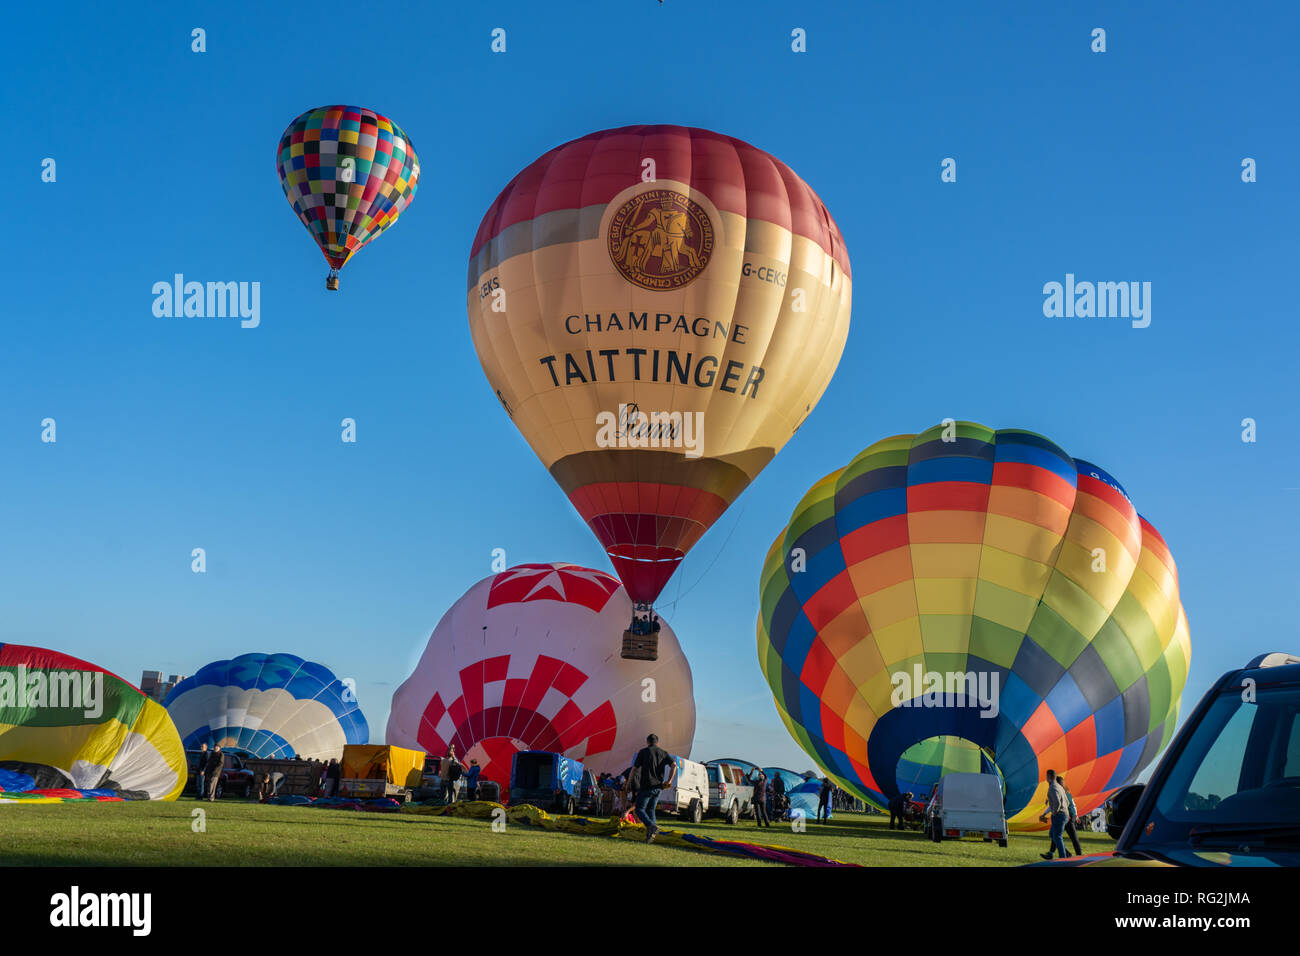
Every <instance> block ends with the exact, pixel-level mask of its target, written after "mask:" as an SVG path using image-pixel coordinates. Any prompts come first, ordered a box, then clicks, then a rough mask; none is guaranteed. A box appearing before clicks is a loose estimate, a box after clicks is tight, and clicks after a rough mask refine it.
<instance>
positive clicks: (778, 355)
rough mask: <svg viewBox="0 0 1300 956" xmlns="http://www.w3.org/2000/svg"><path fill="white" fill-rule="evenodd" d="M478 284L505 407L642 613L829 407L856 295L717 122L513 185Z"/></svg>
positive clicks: (604, 151)
mask: <svg viewBox="0 0 1300 956" xmlns="http://www.w3.org/2000/svg"><path fill="white" fill-rule="evenodd" d="M468 285H469V294H468V306H469V325H470V332H471V334H472V336H473V339H474V347H475V349H476V350H477V351H478V357H479V361H480V363H481V364H482V366H483V371H484V373H485V374H486V375H487V379H488V383H489V385H490V386H491V388H492V390H493V392H494V394H495V395H496V397H497V399H498V400H499V401H500V402H501V405H502V406H503V407H504V409H505V410H506V413H507V414H508V415H509V416H510V417H511V419H512V420H513V421H514V423H515V425H516V426H517V427H518V428H519V431H520V432H521V433H522V434H523V436H524V438H525V439H526V440H527V441H528V443H529V445H531V446H532V449H533V451H534V452H535V453H536V454H537V456H538V457H539V458H540V459H541V460H542V462H543V464H545V465H546V467H547V469H548V470H549V471H550V473H551V476H552V477H553V478H554V479H555V481H556V482H557V483H558V484H559V485H560V487H561V488H562V489H563V490H564V493H565V494H566V495H567V496H568V498H569V501H570V502H571V503H572V504H573V506H574V508H576V509H577V511H578V513H579V514H580V515H582V517H583V519H584V520H585V521H586V522H587V524H588V526H589V527H590V528H591V530H592V532H593V533H594V534H595V536H596V537H597V538H598V539H599V541H600V542H601V544H602V545H603V546H604V548H605V551H606V553H607V554H608V555H609V559H610V561H611V562H612V564H613V567H614V570H615V571H616V572H617V574H618V576H619V578H620V579H621V580H622V582H623V585H624V587H626V588H627V593H628V594H629V595H630V596H631V598H632V600H633V601H635V602H637V603H638V604H641V605H646V604H649V603H650V602H653V601H654V600H655V598H656V597H657V596H658V595H659V593H660V591H662V590H663V588H664V585H665V584H666V583H667V581H668V579H669V578H670V577H671V576H672V574H673V573H674V572H675V571H676V570H677V568H678V566H679V564H680V563H681V561H682V559H683V557H684V556H685V555H686V553H687V552H688V551H690V549H691V548H692V546H693V545H694V544H695V543H696V542H697V541H698V540H699V539H700V537H701V536H702V535H703V534H704V533H705V532H706V531H707V530H708V529H709V527H710V526H711V525H712V524H713V523H714V522H715V521H717V519H718V518H719V517H720V516H721V515H722V513H723V512H724V511H725V510H726V509H727V508H728V507H729V506H730V505H731V503H732V502H733V501H735V500H736V498H737V497H738V496H739V495H740V494H741V492H743V491H744V490H745V488H746V487H748V486H749V483H750V482H751V481H753V480H754V478H755V477H756V476H757V475H758V473H759V472H760V471H762V470H763V468H764V467H766V465H767V463H768V462H770V461H771V460H772V457H773V456H774V455H776V453H777V452H779V451H780V450H781V448H782V447H783V446H784V445H785V443H786V442H788V441H789V440H790V438H791V436H792V435H793V434H794V432H795V430H796V429H797V428H798V427H799V425H800V423H802V422H803V420H804V419H805V418H806V417H807V415H808V414H809V412H810V411H811V410H812V408H813V407H814V406H815V405H816V404H817V402H818V400H819V399H820V398H821V396H822V393H823V392H824V391H825V390H826V386H827V385H828V384H829V383H830V379H831V375H832V374H833V373H834V371H835V367H836V365H838V363H839V360H840V355H841V354H842V352H843V350H844V343H845V339H846V338H847V336H848V330H849V307H850V299H851V285H852V283H851V280H850V277H849V257H848V253H847V251H846V249H845V245H844V239H843V237H841V235H840V231H839V228H838V227H837V226H836V225H835V222H834V220H832V219H831V217H830V214H829V213H828V212H827V211H826V207H825V205H824V204H823V203H822V201H821V199H820V198H818V196H817V194H816V193H815V192H813V190H812V189H811V188H810V187H809V186H808V184H807V183H805V182H804V181H803V180H802V179H800V178H799V177H798V176H797V175H796V174H795V173H794V172H793V171H792V170H791V169H790V167H789V166H787V165H785V164H784V163H783V162H781V161H780V160H779V159H777V158H775V157H773V156H771V155H769V154H768V153H765V152H764V151H762V150H761V149H756V148H755V147H753V146H750V145H749V144H748V143H744V142H742V141H741V140H738V139H734V138H732V137H730V136H723V135H721V134H718V133H713V132H710V131H708V130H703V129H692V128H689V127H684V126H628V127H624V128H621V129H611V130H605V131H603V132H599V133H592V134H591V135H589V136H584V137H583V138H581V139H578V140H574V141H573V142H570V143H566V144H564V145H562V146H558V147H556V148H555V149H553V150H551V151H550V152H548V153H546V154H545V155H544V156H542V157H541V158H540V159H538V160H537V161H536V162H534V163H533V164H532V165H530V166H528V167H527V168H526V169H524V170H523V172H521V173H519V175H517V176H516V177H515V178H514V179H513V180H512V181H511V182H510V183H509V184H508V185H507V186H506V188H505V189H504V190H503V191H502V192H501V194H500V195H499V196H498V197H497V199H496V201H495V202H493V204H492V205H491V207H490V208H489V209H488V211H487V213H486V215H484V217H483V221H482V223H481V224H480V225H479V229H478V234H477V235H476V236H475V238H474V244H473V246H472V248H471V250H470V263H469V276H468Z"/></svg>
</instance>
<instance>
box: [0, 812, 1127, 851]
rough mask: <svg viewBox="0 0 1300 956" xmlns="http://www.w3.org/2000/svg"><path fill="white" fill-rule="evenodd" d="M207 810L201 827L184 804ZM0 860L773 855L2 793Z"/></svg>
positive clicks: (732, 831)
mask: <svg viewBox="0 0 1300 956" xmlns="http://www.w3.org/2000/svg"><path fill="white" fill-rule="evenodd" d="M200 807H202V808H203V809H204V810H205V811H206V831H205V832H199V833H196V832H194V830H193V829H192V816H191V814H192V811H194V810H195V809H197V808H200ZM660 825H661V826H663V827H664V828H665V829H666V830H667V829H678V830H683V831H686V832H689V833H696V834H699V835H702V836H710V837H714V838H717V839H730V840H744V841H749V842H754V843H766V844H775V845H778V846H784V847H788V848H791V849H796V850H804V851H807V852H810V853H816V854H818V855H821V856H827V857H833V858H834V859H837V860H843V861H844V862H847V863H861V864H864V865H866V866H1017V865H1020V864H1024V863H1032V862H1036V861H1037V860H1038V854H1039V853H1041V852H1042V851H1043V850H1044V849H1046V846H1047V837H1046V835H1039V834H1033V835H1018V834H1013V835H1012V837H1011V840H1010V845H1009V846H1008V847H1007V848H1006V849H1005V850H1004V849H1002V848H1001V847H999V846H998V845H997V844H986V843H976V842H971V843H966V842H963V843H953V842H945V843H942V844H936V843H932V842H930V841H929V840H927V839H925V838H923V837H922V836H921V835H920V834H919V833H914V832H907V833H903V832H899V831H891V830H889V828H888V826H887V818H885V817H882V816H880V815H872V816H865V815H862V814H854V813H841V814H839V815H838V816H837V818H836V819H835V820H834V821H832V822H831V823H829V824H817V823H809V824H808V825H807V832H805V833H794V832H792V830H791V828H790V825H789V824H785V825H779V824H774V825H773V826H772V828H771V829H770V830H767V829H765V830H763V831H762V832H761V833H760V832H759V831H758V830H757V829H755V827H754V825H753V823H752V822H745V821H742V822H741V823H740V824H738V825H737V826H728V825H726V824H725V823H722V822H721V821H718V822H705V823H702V824H700V825H699V826H680V825H679V824H678V822H677V821H676V820H673V819H671V818H666V817H661V818H660ZM1081 841H1082V843H1083V851H1084V853H1097V852H1102V851H1105V850H1107V849H1109V848H1110V847H1112V846H1114V843H1113V841H1111V840H1110V839H1108V838H1107V837H1106V836H1105V835H1104V834H1095V833H1089V834H1086V835H1081ZM0 864H2V865H5V866H208V865H218V866H373V865H396V866H441V865H452V866H484V865H486V866H555V865H559V866H566V865H589V866H590V865H598V866H771V865H774V864H769V863H761V862H756V861H751V860H745V859H740V858H736V857H731V856H727V855H724V854H717V853H708V852H704V851H697V850H690V849H684V848H679V847H673V846H662V845H659V844H654V845H650V846H647V845H646V844H644V843H640V842H637V841H633V840H626V839H611V838H608V837H594V836H582V835H575V834H568V833H553V832H548V831H546V830H542V829H539V828H535V827H528V826H523V825H516V824H511V825H509V826H507V827H506V829H505V831H504V832H501V833H497V832H493V830H492V828H491V826H490V825H489V823H488V822H487V821H485V820H474V819H467V818H454V817H433V816H420V815H413V814H403V813H360V812H355V811H348V810H313V809H310V808H300V807H280V806H271V805H263V804H257V803H245V802H243V801H240V800H223V801H220V802H218V803H216V804H208V803H198V802H197V801H195V800H192V799H182V800H179V801H177V802H175V803H154V802H145V801H141V802H138V803H89V804H40V805H34V806H18V805H10V806H3V805H0Z"/></svg>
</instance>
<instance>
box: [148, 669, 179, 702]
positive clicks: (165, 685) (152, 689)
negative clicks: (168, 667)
mask: <svg viewBox="0 0 1300 956" xmlns="http://www.w3.org/2000/svg"><path fill="white" fill-rule="evenodd" d="M184 679H185V675H184V674H172V675H170V676H169V677H168V678H167V679H166V680H163V675H162V671H144V672H142V673H141V674H140V690H141V691H143V692H144V695H145V696H146V697H151V698H153V699H154V700H156V701H158V702H159V703H162V701H163V700H164V699H166V697H167V695H168V694H170V693H171V690H172V688H173V687H175V686H176V685H177V684H179V683H180V682H181V681H183V680H184Z"/></svg>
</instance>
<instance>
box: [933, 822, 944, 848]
mask: <svg viewBox="0 0 1300 956" xmlns="http://www.w3.org/2000/svg"><path fill="white" fill-rule="evenodd" d="M930 839H931V840H933V841H934V842H935V843H942V842H943V827H942V825H940V823H939V821H938V820H937V819H936V820H931V821H930Z"/></svg>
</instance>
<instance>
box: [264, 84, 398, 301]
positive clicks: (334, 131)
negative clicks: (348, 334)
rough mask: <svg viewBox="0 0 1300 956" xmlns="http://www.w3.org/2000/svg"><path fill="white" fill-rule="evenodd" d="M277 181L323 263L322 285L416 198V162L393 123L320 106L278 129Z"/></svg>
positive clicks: (358, 110) (355, 109)
mask: <svg viewBox="0 0 1300 956" xmlns="http://www.w3.org/2000/svg"><path fill="white" fill-rule="evenodd" d="M275 166H276V172H278V173H279V174H280V186H281V187H282V188H283V189H284V194H285V196H286V197H287V198H288V200H289V204H290V205H291V206H293V211H294V212H296V213H297V214H298V218H299V219H301V220H302V224H303V225H304V226H306V227H307V231H308V232H310V233H311V236H312V238H313V239H315V240H316V244H317V245H318V246H320V249H321V252H322V253H324V254H325V259H326V261H327V262H329V264H330V274H329V278H328V279H327V280H326V286H327V287H328V288H330V289H337V288H338V270H340V269H342V268H343V266H344V264H345V263H346V262H347V261H348V260H349V259H351V258H352V256H353V255H354V254H355V253H356V251H357V250H358V249H360V248H361V247H362V246H364V245H365V244H366V243H368V242H370V241H371V240H372V239H374V238H375V237H376V236H377V235H379V234H380V233H381V232H383V231H384V230H385V229H387V228H388V227H389V226H391V225H392V224H393V223H394V222H396V221H397V217H398V216H400V215H401V214H402V211H403V210H404V209H406V207H407V206H409V205H410V204H411V200H413V199H414V198H415V190H416V187H417V186H418V185H419V181H420V161H419V159H418V158H417V157H416V155H415V148H414V147H413V146H412V145H411V141H410V140H409V139H408V138H407V136H406V133H405V132H404V131H403V130H402V128H401V127H400V126H398V125H397V124H396V123H394V122H393V121H392V120H390V119H389V118H388V117H386V116H381V115H380V114H378V113H376V112H375V111H374V110H368V109H365V108H364V107H361V106H320V107H317V108H316V109H313V110H308V111H307V112H305V113H303V114H302V115H301V116H299V117H298V118H297V119H295V120H294V121H293V122H292V123H290V124H289V126H288V128H286V129H285V131H284V134H283V135H282V136H281V137H280V145H279V147H278V148H277V149H276V155H275Z"/></svg>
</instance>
